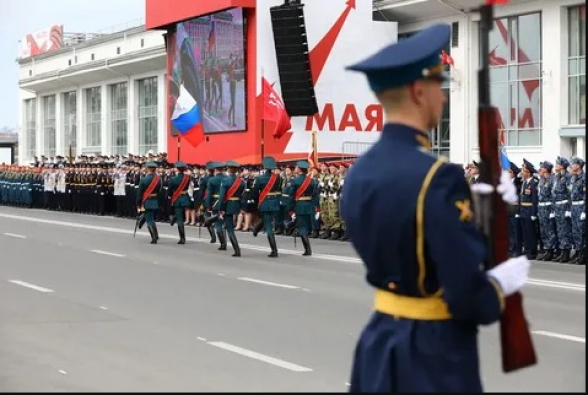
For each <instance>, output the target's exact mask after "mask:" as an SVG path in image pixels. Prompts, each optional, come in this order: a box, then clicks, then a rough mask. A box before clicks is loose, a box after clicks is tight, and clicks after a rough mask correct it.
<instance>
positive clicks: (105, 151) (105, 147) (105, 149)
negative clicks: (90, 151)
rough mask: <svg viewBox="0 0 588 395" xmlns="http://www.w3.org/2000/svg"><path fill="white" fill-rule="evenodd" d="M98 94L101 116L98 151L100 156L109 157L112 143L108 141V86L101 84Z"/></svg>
mask: <svg viewBox="0 0 588 395" xmlns="http://www.w3.org/2000/svg"><path fill="white" fill-rule="evenodd" d="M100 94H101V96H102V100H101V101H100V104H101V106H100V116H101V118H100V119H101V123H100V126H101V128H100V140H101V143H102V148H101V149H100V152H99V154H100V155H110V151H111V149H110V147H111V146H112V143H111V141H110V133H109V132H110V125H109V121H110V114H109V111H108V109H109V108H110V97H108V96H109V95H108V85H106V84H102V86H101V89H100Z"/></svg>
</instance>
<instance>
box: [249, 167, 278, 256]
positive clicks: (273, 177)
mask: <svg viewBox="0 0 588 395" xmlns="http://www.w3.org/2000/svg"><path fill="white" fill-rule="evenodd" d="M262 162H263V163H262V164H263V167H264V169H266V170H267V171H266V172H265V173H263V174H260V175H259V177H257V178H256V179H255V181H254V182H253V196H255V197H256V200H257V205H258V208H259V213H260V215H261V217H262V222H261V223H260V224H259V225H258V226H256V227H255V229H254V230H253V236H255V237H257V234H258V233H259V231H260V230H261V228H262V227H263V226H264V225H265V232H266V234H267V238H268V241H269V244H270V247H271V250H272V251H271V253H270V254H269V255H268V256H269V257H270V258H276V257H277V256H278V247H277V245H276V236H275V235H274V228H273V225H274V219H275V217H276V214H277V212H278V211H279V210H280V195H281V191H280V188H281V185H282V179H281V177H280V176H279V175H277V174H274V173H273V170H274V169H276V167H277V165H276V160H275V159H274V158H272V157H271V156H268V157H265V158H263V161H262ZM270 181H272V182H273V185H270V186H269V187H267V186H268V184H270ZM266 187H267V188H266Z"/></svg>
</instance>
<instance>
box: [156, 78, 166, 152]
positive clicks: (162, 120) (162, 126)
mask: <svg viewBox="0 0 588 395" xmlns="http://www.w3.org/2000/svg"><path fill="white" fill-rule="evenodd" d="M165 84H166V81H165V73H160V74H158V75H157V152H167V122H166V120H167V96H166V95H165V92H166V87H165Z"/></svg>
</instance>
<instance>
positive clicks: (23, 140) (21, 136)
mask: <svg viewBox="0 0 588 395" xmlns="http://www.w3.org/2000/svg"><path fill="white" fill-rule="evenodd" d="M21 92H22V91H21ZM19 100H20V105H19V109H20V125H21V126H20V131H19V133H18V164H19V165H21V166H22V165H27V164H28V162H29V160H31V159H33V158H29V157H28V156H27V147H28V141H29V133H28V131H27V116H26V106H25V101H24V99H23V98H22V95H21V94H19Z"/></svg>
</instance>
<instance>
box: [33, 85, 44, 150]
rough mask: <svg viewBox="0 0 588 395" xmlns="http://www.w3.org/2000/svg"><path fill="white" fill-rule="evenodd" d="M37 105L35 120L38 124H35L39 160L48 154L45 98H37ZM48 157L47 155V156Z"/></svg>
mask: <svg viewBox="0 0 588 395" xmlns="http://www.w3.org/2000/svg"><path fill="white" fill-rule="evenodd" d="M35 104H36V107H37V109H36V111H35V118H36V123H35V128H36V136H35V137H36V138H37V144H36V148H37V150H36V151H37V155H36V156H38V157H39V159H41V155H45V154H46V153H45V152H44V151H45V145H44V144H45V139H44V136H43V98H42V97H41V96H39V95H37V96H36V100H35ZM45 156H47V155H45Z"/></svg>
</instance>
